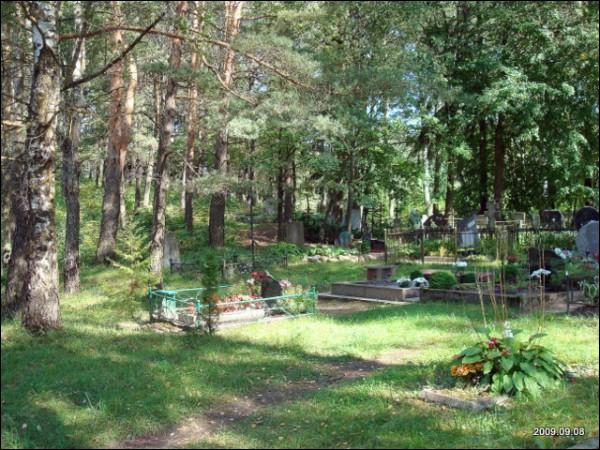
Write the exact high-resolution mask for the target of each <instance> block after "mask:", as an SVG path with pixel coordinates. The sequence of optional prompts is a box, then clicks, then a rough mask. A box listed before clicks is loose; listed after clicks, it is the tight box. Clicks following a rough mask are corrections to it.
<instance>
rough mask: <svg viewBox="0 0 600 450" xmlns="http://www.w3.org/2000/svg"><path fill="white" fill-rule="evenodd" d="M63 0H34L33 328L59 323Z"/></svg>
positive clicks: (30, 154) (29, 283)
mask: <svg viewBox="0 0 600 450" xmlns="http://www.w3.org/2000/svg"><path fill="white" fill-rule="evenodd" d="M58 4H59V2H31V4H30V5H31V6H30V14H31V17H32V19H33V20H32V22H34V23H33V26H32V38H33V44H34V55H33V64H34V65H33V76H32V82H31V97H30V100H29V115H28V122H27V123H28V126H27V142H26V156H25V157H26V161H27V196H28V202H29V212H28V221H27V235H26V255H27V274H26V278H25V283H24V288H23V290H22V294H21V295H22V297H23V305H24V308H23V325H24V326H25V327H26V328H27V329H28V330H31V331H43V330H47V329H50V328H57V327H59V326H60V314H59V300H58V265H57V256H56V227H55V209H54V208H55V203H54V194H55V192H54V172H55V156H56V155H55V153H56V117H57V115H58V105H59V99H60V87H61V76H60V67H59V64H58V53H57V48H56V46H57V42H58V36H57V32H56V27H57V22H58Z"/></svg>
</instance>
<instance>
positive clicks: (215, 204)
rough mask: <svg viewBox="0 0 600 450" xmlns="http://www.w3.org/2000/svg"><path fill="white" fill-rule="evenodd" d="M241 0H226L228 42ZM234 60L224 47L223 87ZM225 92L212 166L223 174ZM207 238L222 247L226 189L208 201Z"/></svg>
mask: <svg viewBox="0 0 600 450" xmlns="http://www.w3.org/2000/svg"><path fill="white" fill-rule="evenodd" d="M243 7H244V2H243V1H240V2H233V1H226V2H225V19H224V22H225V23H224V27H223V31H224V40H225V42H228V43H231V42H232V41H233V39H234V38H235V37H236V36H237V34H238V33H239V31H240V21H241V18H242V9H243ZM234 63H235V52H234V51H233V49H232V48H231V47H229V48H226V49H225V50H224V56H223V60H222V62H221V67H220V69H219V78H220V81H221V84H222V85H223V87H224V88H225V89H229V88H230V87H231V85H232V83H233V73H234ZM227 95H228V94H227V93H225V96H226V97H225V100H224V101H223V103H222V105H221V108H220V110H219V113H220V114H219V115H220V118H221V120H222V121H223V125H222V126H221V130H220V131H219V132H218V134H217V141H216V145H215V170H216V171H217V172H220V173H221V174H222V175H223V176H224V175H225V174H226V170H227V167H226V164H227V154H228V142H227V127H226V122H227V116H228V106H229V102H228V100H227V98H228V97H227ZM208 238H209V243H210V245H211V246H212V247H223V246H224V245H225V192H222V191H221V192H215V193H214V194H213V195H212V198H211V201H210V214H209V223H208Z"/></svg>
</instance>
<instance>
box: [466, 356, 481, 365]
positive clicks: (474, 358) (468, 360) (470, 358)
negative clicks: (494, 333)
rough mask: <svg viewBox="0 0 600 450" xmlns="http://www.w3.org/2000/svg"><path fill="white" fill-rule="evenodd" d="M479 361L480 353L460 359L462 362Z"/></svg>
mask: <svg viewBox="0 0 600 450" xmlns="http://www.w3.org/2000/svg"><path fill="white" fill-rule="evenodd" d="M479 361H481V355H473V356H465V357H464V358H463V359H462V362H463V364H471V363H476V362H479Z"/></svg>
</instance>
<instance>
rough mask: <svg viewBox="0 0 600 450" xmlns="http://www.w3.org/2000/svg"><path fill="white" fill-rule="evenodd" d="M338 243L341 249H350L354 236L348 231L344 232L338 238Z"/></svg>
mask: <svg viewBox="0 0 600 450" xmlns="http://www.w3.org/2000/svg"><path fill="white" fill-rule="evenodd" d="M338 242H339V244H340V246H341V247H350V245H351V244H352V235H351V234H350V233H348V232H347V231H342V232H341V233H340V235H339V237H338Z"/></svg>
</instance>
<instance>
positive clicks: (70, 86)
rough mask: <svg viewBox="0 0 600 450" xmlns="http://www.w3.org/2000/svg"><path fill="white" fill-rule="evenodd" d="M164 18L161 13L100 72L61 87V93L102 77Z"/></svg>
mask: <svg viewBox="0 0 600 450" xmlns="http://www.w3.org/2000/svg"><path fill="white" fill-rule="evenodd" d="M164 16H165V13H162V14H161V15H160V16H158V18H157V19H156V20H155V21H154V22H152V23H151V24H150V25H149V26H148V27H147V28H146V29H144V30H143V31H142V32H141V33H140V35H139V36H138V37H137V38H135V39H134V40H133V42H132V43H131V44H129V46H128V47H127V48H126V49H125V50H123V52H122V53H121V54H120V55H119V56H117V57H116V58H115V59H113V60H112V61H111V62H109V63H108V64H106V65H105V66H104V67H102V68H101V69H100V70H97V71H96V72H93V73H91V74H89V75H86V76H84V77H82V78H79V79H78V80H74V81H72V82H70V83H67V84H66V85H65V86H63V87H62V89H61V90H62V91H66V90H68V89H72V88H74V87H75V86H79V85H80V84H82V83H86V82H88V81H91V80H93V79H94V78H96V77H99V76H100V75H102V74H103V73H104V72H106V71H107V70H108V69H110V68H111V67H112V66H114V65H115V64H116V63H118V62H119V61H121V60H122V59H123V58H125V56H127V54H128V53H129V52H130V51H131V50H133V48H134V47H135V46H136V45H137V44H138V43H139V42H140V41H141V40H142V38H143V37H144V36H145V35H146V34H148V33H149V32H150V30H152V28H154V27H155V26H156V24H157V23H158V22H160V21H161V20H162V18H163V17H164Z"/></svg>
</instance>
